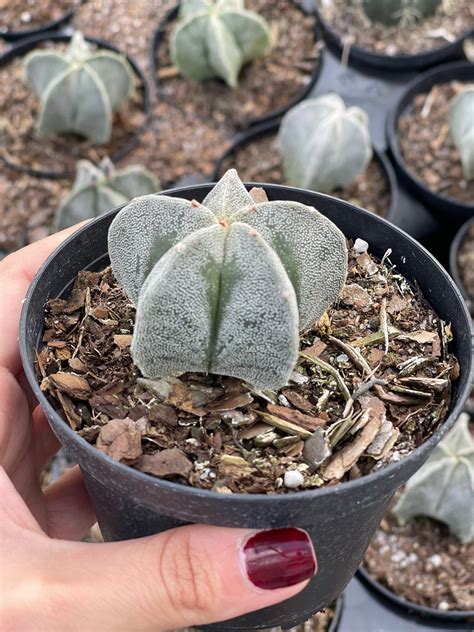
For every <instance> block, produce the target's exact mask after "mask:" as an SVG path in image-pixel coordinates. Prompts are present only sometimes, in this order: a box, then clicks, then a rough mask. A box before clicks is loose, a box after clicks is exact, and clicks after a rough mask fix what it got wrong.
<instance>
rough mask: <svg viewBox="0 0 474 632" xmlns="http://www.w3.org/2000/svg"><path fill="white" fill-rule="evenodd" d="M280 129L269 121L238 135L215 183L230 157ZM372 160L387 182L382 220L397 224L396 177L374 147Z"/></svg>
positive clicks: (222, 159) (224, 156) (219, 166)
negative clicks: (387, 187)
mask: <svg viewBox="0 0 474 632" xmlns="http://www.w3.org/2000/svg"><path fill="white" fill-rule="evenodd" d="M279 128H280V122H275V121H270V122H267V123H265V124H263V125H259V126H258V127H255V128H253V129H251V130H249V131H247V132H243V133H242V134H239V136H237V138H236V139H235V140H234V142H233V143H232V145H231V146H230V147H229V148H228V149H226V151H225V152H224V153H223V154H222V156H221V157H220V158H219V159H218V160H217V162H216V166H215V168H214V174H213V179H214V180H215V181H216V182H217V180H220V179H221V178H222V176H223V175H224V172H225V171H226V168H225V165H226V163H227V161H228V160H230V159H232V157H233V156H234V155H235V154H236V153H237V152H239V151H240V150H241V149H243V148H244V147H245V146H246V145H248V144H249V143H252V142H255V141H256V140H259V139H260V138H266V137H267V136H276V134H277V133H278V130H279ZM373 151H374V158H375V159H376V160H377V161H378V163H379V165H380V166H381V167H382V170H383V172H384V173H385V176H386V178H387V180H388V183H389V187H390V208H389V209H388V212H387V215H386V216H385V217H384V219H386V220H388V221H389V222H393V223H397V222H396V216H397V210H398V183H397V177H396V175H395V172H394V170H393V167H392V165H391V164H390V161H389V160H388V158H387V156H386V155H385V153H384V152H383V151H379V150H378V149H376V148H375V147H374V148H373Z"/></svg>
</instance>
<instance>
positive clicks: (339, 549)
mask: <svg viewBox="0 0 474 632" xmlns="http://www.w3.org/2000/svg"><path fill="white" fill-rule="evenodd" d="M249 186H252V185H249ZM259 186H260V185H259ZM211 188H212V185H201V186H197V187H188V188H183V189H174V190H172V191H171V192H168V193H167V194H168V195H172V196H175V197H184V198H186V199H189V200H192V199H196V200H198V201H202V200H203V199H204V197H205V195H206V194H207V193H208V192H209V191H210V190H211ZM265 190H266V192H267V194H268V196H269V198H270V199H287V200H294V201H299V202H301V203H303V204H308V205H311V206H316V207H317V208H318V209H319V210H320V211H321V212H323V213H324V214H325V215H327V216H328V217H329V218H330V219H331V220H333V221H334V222H335V223H336V224H337V225H338V226H339V227H340V228H341V229H342V231H343V232H344V233H345V234H346V236H347V237H348V238H352V239H355V238H357V237H362V238H364V239H366V240H367V241H368V242H369V244H370V246H371V251H372V252H373V253H374V254H375V255H376V256H378V257H381V256H382V255H383V254H384V253H385V252H386V251H387V250H388V248H391V249H392V255H391V260H392V262H393V263H394V264H396V265H397V267H398V270H399V271H400V273H401V274H403V275H405V276H406V277H407V279H409V280H410V281H412V282H413V281H415V280H416V282H417V283H418V284H419V286H420V288H421V290H422V291H423V292H424V294H425V297H426V299H427V300H428V301H430V302H431V304H432V306H433V308H434V309H435V311H436V312H437V314H438V315H439V316H440V317H441V318H443V319H444V320H446V321H448V322H451V323H452V327H453V331H454V334H455V338H454V342H453V351H454V353H455V354H456V356H457V358H458V360H459V363H460V366H461V375H460V378H459V380H458V381H457V382H456V383H455V384H454V387H453V397H452V401H451V405H450V410H449V417H448V418H447V419H446V421H445V423H444V424H443V425H442V427H441V428H439V429H438V430H437V432H436V433H435V434H434V435H433V436H432V437H431V438H430V439H428V440H427V441H426V442H425V443H424V444H423V445H422V446H420V447H419V448H418V449H417V450H416V451H415V452H414V453H412V454H411V455H410V456H408V457H407V458H405V459H403V460H401V461H399V462H397V463H394V464H391V465H390V466H388V467H386V468H384V469H380V470H378V471H377V472H375V473H373V474H370V475H368V476H366V477H362V478H360V479H358V480H353V481H350V482H348V483H344V484H341V485H338V486H336V487H329V488H325V489H318V490H312V491H305V492H296V493H293V494H287V495H281V496H280V495H278V496H276V495H263V494H254V495H245V494H219V493H217V492H212V491H206V490H202V489H196V488H192V487H187V486H185V485H179V484H176V483H172V482H169V481H164V480H160V479H157V478H153V477H151V476H148V475H146V474H143V473H142V472H139V471H137V470H134V469H132V468H129V467H127V466H125V465H122V464H120V463H117V462H115V461H113V460H112V459H110V458H109V457H107V456H106V455H105V454H103V453H101V452H99V451H98V450H97V449H96V448H94V447H92V446H91V445H90V444H88V443H87V442H86V441H85V440H84V439H82V438H81V437H80V436H79V435H78V434H76V433H75V432H73V430H71V428H70V427H69V426H68V425H67V424H66V423H65V421H64V420H63V419H62V418H61V417H60V416H59V414H58V413H57V412H56V411H55V410H54V408H53V406H52V405H51V403H50V402H49V401H48V399H47V398H46V397H45V395H44V393H43V392H42V391H41V389H40V388H39V385H38V381H37V377H36V374H35V369H34V362H35V349H37V348H38V347H40V346H41V345H42V343H41V337H42V330H43V321H44V306H45V303H46V301H47V300H48V299H49V298H50V297H58V296H60V295H62V294H64V293H65V292H67V291H68V290H69V289H70V288H71V285H72V283H73V281H74V278H75V276H76V273H77V272H78V271H80V270H83V269H87V268H88V269H95V270H97V269H100V268H103V267H104V266H105V265H107V263H108V255H107V232H108V228H109V226H110V223H111V221H112V220H113V218H114V217H115V215H116V213H117V211H118V210H119V209H116V210H115V211H111V212H110V213H108V214H107V215H104V216H101V217H99V218H98V219H96V220H95V221H92V222H90V223H89V224H87V225H86V226H84V227H83V228H82V229H80V230H78V231H77V232H76V233H75V234H74V235H73V236H72V237H70V238H69V239H68V240H66V241H65V242H64V243H63V244H62V245H61V246H60V247H59V248H58V249H57V250H56V251H55V252H54V253H53V254H52V255H51V257H49V259H48V260H47V261H46V262H45V264H44V265H43V266H42V268H41V269H40V270H39V272H38V274H37V275H36V277H35V279H34V280H33V282H32V284H31V287H30V289H29V291H28V294H27V297H26V300H25V303H24V306H23V311H22V316H21V323H20V349H21V355H22V360H23V366H24V370H25V374H26V376H27V378H28V381H29V383H30V384H31V387H32V389H33V391H34V393H35V395H36V397H37V398H38V401H39V402H40V403H41V405H42V406H43V408H44V410H45V412H46V415H47V417H48V419H49V422H50V424H51V426H52V428H53V430H54V432H55V433H56V435H57V436H58V438H59V439H60V441H61V443H62V444H63V446H64V447H65V449H66V451H67V452H68V454H69V455H70V456H71V457H72V458H73V459H74V460H76V461H77V462H78V463H79V464H80V466H81V469H82V472H83V474H84V477H85V480H86V484H87V487H88V490H89V493H90V495H91V499H92V503H93V505H94V508H95V510H96V513H97V517H98V520H99V524H100V526H101V529H102V533H103V535H104V538H105V539H106V540H122V539H127V538H136V537H140V536H144V535H149V534H152V533H157V532H160V531H164V530H166V529H170V528H172V527H176V526H180V525H182V524H185V523H189V522H201V523H208V524H214V525H221V526H227V527H246V528H252V529H265V528H274V527H287V526H295V527H301V528H304V529H306V530H307V531H308V532H309V534H310V535H311V538H312V540H313V543H314V547H315V551H316V554H317V557H318V565H319V570H318V574H317V575H316V577H315V578H313V579H312V580H311V582H310V583H309V585H308V586H307V588H306V589H305V590H304V591H303V592H302V593H300V594H299V595H297V596H296V597H293V598H292V599H289V600H287V601H285V602H284V603H282V604H278V605H275V606H272V607H270V608H266V609H264V610H260V611H257V612H254V613H251V614H248V615H246V616H242V617H238V618H236V619H233V620H231V621H227V622H224V623H218V624H216V625H212V626H208V627H207V628H206V629H209V630H218V631H219V632H229V631H232V632H234V631H245V632H249V631H251V630H259V629H261V628H270V627H275V626H278V625H281V626H283V627H284V628H290V627H292V626H295V625H297V624H299V623H302V622H303V621H305V620H307V619H309V618H310V617H311V616H312V615H313V614H314V613H315V612H316V611H318V610H320V609H322V608H325V607H327V606H328V605H329V604H330V603H332V602H333V601H334V600H335V599H336V598H337V597H338V595H339V594H340V593H341V592H342V591H343V589H344V588H345V586H346V584H347V583H348V582H349V580H350V578H351V577H352V576H353V575H354V573H355V572H356V570H357V567H358V566H359V564H360V562H361V560H362V557H363V555H364V552H365V550H366V548H367V546H368V544H369V541H370V539H371V538H372V536H373V534H374V532H375V530H376V528H377V525H378V524H379V522H380V521H381V519H382V518H383V516H384V514H385V513H386V511H387V509H388V505H389V503H390V501H391V498H392V496H393V494H394V493H395V491H396V489H397V488H398V487H400V486H401V485H403V484H404V483H405V482H406V481H407V480H408V479H409V478H410V477H411V476H412V475H413V474H414V473H415V472H416V470H418V469H419V467H420V466H421V465H422V464H423V462H424V461H425V460H426V458H427V457H428V456H429V454H430V453H431V452H432V450H433V449H434V447H435V445H436V444H437V443H438V441H439V440H440V439H441V438H442V437H443V436H444V435H445V433H446V432H447V431H448V429H449V428H451V426H452V425H453V424H454V422H455V420H456V419H457V417H458V415H459V413H460V411H461V408H462V404H463V401H464V399H465V398H466V396H467V393H468V389H469V385H470V373H471V364H472V357H471V348H470V318H469V315H468V313H467V310H466V307H465V304H464V301H463V299H462V297H461V295H460V294H459V292H458V290H457V288H456V286H455V284H454V282H453V281H452V279H451V278H450V277H449V275H448V274H447V272H446V271H445V270H444V269H443V268H442V267H441V266H440V265H439V264H438V263H437V261H436V260H435V259H434V258H433V257H432V256H431V255H430V254H429V253H428V252H427V251H426V250H425V249H424V248H423V247H422V246H420V245H419V244H418V243H417V242H415V241H414V240H413V239H412V238H411V237H409V236H408V235H406V234H405V233H404V232H403V231H401V230H400V229H398V228H396V227H395V226H393V225H391V224H389V223H388V222H386V221H385V220H382V219H380V218H379V217H376V216H375V215H372V214H370V213H368V212H367V211H363V210H361V209H359V208H357V207H355V206H352V205H350V204H348V203H346V202H343V201H340V200H336V199H335V198H331V197H329V196H326V195H321V194H317V193H313V192H311V191H303V190H298V189H295V188H291V187H282V186H276V185H265Z"/></svg>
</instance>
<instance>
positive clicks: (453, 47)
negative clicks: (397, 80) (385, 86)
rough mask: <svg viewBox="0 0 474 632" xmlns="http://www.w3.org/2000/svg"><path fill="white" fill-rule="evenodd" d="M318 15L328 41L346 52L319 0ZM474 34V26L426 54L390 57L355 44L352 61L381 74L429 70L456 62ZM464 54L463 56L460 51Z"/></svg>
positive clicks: (316, 11)
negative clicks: (325, 15)
mask: <svg viewBox="0 0 474 632" xmlns="http://www.w3.org/2000/svg"><path fill="white" fill-rule="evenodd" d="M314 13H315V15H316V18H317V20H318V22H319V25H320V27H321V30H322V31H323V33H324V34H325V36H326V38H327V39H329V40H330V43H331V44H333V45H335V46H336V47H337V48H338V49H339V50H341V51H342V50H343V49H344V44H343V42H342V37H343V36H342V35H341V34H340V33H339V32H338V31H336V30H335V29H334V28H333V27H332V25H331V24H330V23H329V22H327V20H325V19H324V18H323V17H322V14H321V10H320V8H319V6H318V0H316V1H315V7H314ZM473 33H474V27H471V28H469V29H467V30H466V31H464V32H463V33H462V34H461V35H459V36H458V37H457V38H456V40H455V41H454V42H448V43H446V44H441V45H440V46H437V47H436V48H431V49H429V50H426V51H423V52H421V53H402V54H398V55H387V54H385V53H377V52H375V51H372V50H371V49H369V48H363V47H362V46H358V45H357V44H353V45H351V47H350V52H349V58H350V57H351V52H352V53H353V54H354V53H355V55H353V60H354V61H356V62H358V63H360V64H362V65H365V66H369V67H371V68H374V69H378V70H379V71H386V72H397V71H405V72H417V71H420V70H423V69H428V68H430V66H434V65H435V64H438V65H439V64H442V63H443V62H444V61H445V60H450V59H451V60H452V58H453V56H454V55H456V53H457V52H460V49H461V47H462V44H463V42H464V40H465V39H466V38H468V37H469V36H470V35H472V34H473ZM460 55H462V53H461V52H460Z"/></svg>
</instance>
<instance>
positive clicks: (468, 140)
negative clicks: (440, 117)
mask: <svg viewBox="0 0 474 632" xmlns="http://www.w3.org/2000/svg"><path fill="white" fill-rule="evenodd" d="M449 131H450V133H451V138H452V139H453V142H454V144H455V145H456V147H457V148H458V149H459V152H460V154H461V162H462V167H463V171H464V175H465V177H466V179H467V180H474V85H472V86H469V87H468V88H466V89H465V90H464V91H463V92H461V93H460V94H458V95H457V96H455V97H454V98H453V100H452V101H451V103H450V105H449Z"/></svg>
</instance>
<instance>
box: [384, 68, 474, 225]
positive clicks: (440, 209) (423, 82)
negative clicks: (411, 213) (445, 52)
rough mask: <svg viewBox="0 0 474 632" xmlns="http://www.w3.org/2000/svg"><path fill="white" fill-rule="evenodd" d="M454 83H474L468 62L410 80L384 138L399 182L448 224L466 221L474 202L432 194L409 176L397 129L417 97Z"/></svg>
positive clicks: (472, 209) (425, 186) (473, 69)
mask: <svg viewBox="0 0 474 632" xmlns="http://www.w3.org/2000/svg"><path fill="white" fill-rule="evenodd" d="M455 80H457V81H474V64H471V63H470V62H468V61H462V62H455V63H452V64H445V65H444V66H440V67H439V68H434V69H433V70H429V71H428V72H426V73H424V74H422V75H420V76H419V77H416V78H415V79H413V81H412V82H411V83H409V84H408V86H407V88H406V89H405V91H404V92H403V94H402V96H401V97H400V99H399V101H398V102H397V104H396V105H395V107H394V109H393V110H392V111H391V112H390V113H389V115H388V118H387V137H388V144H389V147H390V153H391V155H392V157H393V160H394V162H395V167H396V169H397V171H398V172H399V173H400V177H401V178H402V181H403V182H404V183H405V184H406V185H407V187H408V188H409V189H410V190H411V191H412V192H413V194H414V195H415V196H416V197H417V198H418V199H419V200H420V201H421V202H422V203H423V204H424V205H425V206H426V208H427V209H428V210H430V211H431V212H432V213H433V215H437V216H439V217H440V218H442V219H446V220H450V221H451V222H452V220H453V216H454V219H456V220H458V221H459V222H460V221H462V219H463V218H464V219H467V218H469V217H473V216H474V201H473V203H472V204H465V203H463V202H460V201H458V200H456V199H454V198H451V197H447V196H445V195H441V194H439V193H435V192H433V191H431V190H430V189H429V188H428V185H427V184H425V183H424V182H422V181H421V180H419V179H418V178H416V177H415V176H414V175H412V173H411V172H410V170H409V169H408V167H407V165H406V163H405V160H404V158H403V156H402V153H401V151H400V143H399V130H398V122H399V119H400V116H401V115H402V114H403V113H404V111H405V110H406V108H407V107H408V106H409V105H410V104H411V103H412V102H413V99H414V98H415V96H416V95H417V94H419V93H420V92H422V93H424V92H429V91H430V90H431V88H432V87H433V86H434V85H437V84H441V83H446V82H448V81H455Z"/></svg>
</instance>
